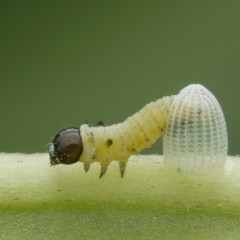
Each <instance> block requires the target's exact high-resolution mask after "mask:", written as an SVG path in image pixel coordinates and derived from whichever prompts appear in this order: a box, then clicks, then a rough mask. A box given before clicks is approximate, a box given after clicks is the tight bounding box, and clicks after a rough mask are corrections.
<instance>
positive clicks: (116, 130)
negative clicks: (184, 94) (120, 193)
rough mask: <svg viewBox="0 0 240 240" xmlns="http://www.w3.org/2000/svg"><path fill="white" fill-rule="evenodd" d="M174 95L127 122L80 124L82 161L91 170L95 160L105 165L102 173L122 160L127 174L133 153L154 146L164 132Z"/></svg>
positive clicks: (155, 103)
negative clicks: (94, 124)
mask: <svg viewBox="0 0 240 240" xmlns="http://www.w3.org/2000/svg"><path fill="white" fill-rule="evenodd" d="M173 100H174V96H170V97H163V98H161V99H159V100H157V101H156V102H151V103H149V104H147V105H146V106H145V107H144V108H142V109H141V110H140V111H139V112H137V113H135V114H134V115H133V116H131V117H129V118H127V119H126V120H125V121H124V122H122V123H119V124H114V125H112V126H107V127H103V126H98V127H89V126H88V125H86V124H84V125H82V126H81V127H80V132H81V137H82V141H83V149H84V150H83V152H82V155H81V157H80V161H81V162H83V163H84V168H85V170H86V171H87V170H88V169H89V166H90V164H91V163H93V162H99V163H100V164H101V174H100V176H102V175H103V174H104V173H105V172H106V170H107V167H108V165H109V163H110V162H111V161H113V160H116V161H118V162H119V166H120V171H121V175H122V176H123V174H124V170H125V166H126V163H127V161H128V159H129V157H130V156H131V155H132V154H137V153H138V152H140V151H141V150H142V149H144V148H148V147H150V146H151V145H152V144H153V143H154V142H155V141H156V140H157V139H158V138H159V137H160V136H162V135H163V134H164V130H165V128H166V123H167V119H168V112H169V109H170V106H171V104H172V102H173Z"/></svg>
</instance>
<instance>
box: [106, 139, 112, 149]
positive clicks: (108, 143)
mask: <svg viewBox="0 0 240 240" xmlns="http://www.w3.org/2000/svg"><path fill="white" fill-rule="evenodd" d="M106 144H107V146H108V147H111V145H112V144H113V140H112V139H110V138H109V139H108V140H107V142H106Z"/></svg>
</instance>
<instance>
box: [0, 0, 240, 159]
mask: <svg viewBox="0 0 240 240" xmlns="http://www.w3.org/2000/svg"><path fill="white" fill-rule="evenodd" d="M0 27H1V28H0V29H1V34H0V41H1V42H0V81H1V85H0V107H1V114H0V116H1V118H0V119H1V120H0V121H1V122H0V123H1V124H0V139H1V140H0V152H27V153H31V152H46V151H47V150H48V143H50V141H51V140H52V138H53V137H54V135H55V134H56V133H57V132H58V131H59V130H61V129H62V128H66V127H70V126H77V127H78V126H80V125H81V124H82V123H84V122H85V121H88V122H89V124H90V125H96V123H97V122H98V121H99V120H102V121H104V122H105V124H112V123H117V122H119V121H123V120H124V119H125V118H126V117H128V116H129V115H131V114H133V113H135V112H136V111H138V110H139V109H140V108H141V107H143V106H144V105H145V104H146V103H148V102H150V101H152V100H156V99H158V98H160V97H162V96H167V95H171V94H176V93H178V92H179V90H180V89H182V88H183V87H185V86H186V85H188V84H190V83H201V84H203V85H204V86H205V87H207V88H209V90H210V91H212V92H213V93H214V94H215V96H216V97H217V98H218V100H219V102H220V104H221V106H222V108H223V111H224V113H225V117H226V121H227V125H228V132H229V154H232V155H235V154H239V153H240V150H239V148H238V146H239V143H238V141H239V132H240V126H239V115H240V110H239V106H238V104H239V102H240V93H239V92H240V88H239V87H240V1H238V0H236V1H232V0H230V1H221V0H220V1H177V0H175V1H131V0H129V1H97V0H95V1H75V2H74V1H55V2H54V1H29V2H24V1H1V3H0ZM149 152H152V153H156V152H158V153H161V152H162V147H161V142H158V143H156V145H155V146H153V148H151V149H150V150H148V153H149Z"/></svg>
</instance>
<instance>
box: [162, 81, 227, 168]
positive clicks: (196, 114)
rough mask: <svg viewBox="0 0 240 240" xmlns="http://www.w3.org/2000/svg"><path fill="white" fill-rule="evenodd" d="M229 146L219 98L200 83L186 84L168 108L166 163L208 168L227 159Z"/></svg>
mask: <svg viewBox="0 0 240 240" xmlns="http://www.w3.org/2000/svg"><path fill="white" fill-rule="evenodd" d="M227 148H228V140H227V129H226V123H225V119H224V115H223V112H222V109H221V107H220V105H219V103H218V101H217V99H216V98H215V97H214V96H213V94H212V93H211V92H210V91H208V90H207V89H206V88H205V87H203V86H201V85H199V84H192V85H189V86H187V87H186V88H184V89H183V90H182V91H181V92H180V93H179V94H178V95H177V96H176V97H175V99H174V102H173V104H172V105H171V108H170V111H169V116H168V122H167V127H166V132H165V136H164V140H163V153H164V161H165V164H166V165H167V166H168V167H170V168H173V169H176V170H178V171H182V172H193V173H203V172H207V171H209V170H211V169H213V168H215V167H217V166H219V165H222V164H223V163H224V161H225V160H226V156H227Z"/></svg>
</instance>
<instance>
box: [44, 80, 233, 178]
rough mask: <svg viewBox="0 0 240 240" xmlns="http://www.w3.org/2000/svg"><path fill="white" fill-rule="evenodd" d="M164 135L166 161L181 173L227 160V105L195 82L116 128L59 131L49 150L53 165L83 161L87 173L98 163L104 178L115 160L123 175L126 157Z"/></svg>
mask: <svg viewBox="0 0 240 240" xmlns="http://www.w3.org/2000/svg"><path fill="white" fill-rule="evenodd" d="M161 136H164V141H163V154H164V162H165V165H166V166H167V167H169V168H172V169H176V170H177V171H182V172H197V173H199V172H200V173H201V172H206V171H208V170H211V169H212V168H215V167H217V166H218V165H221V164H223V163H224V161H225V160H226V156H227V148H228V140H227V128H226V123H225V119H224V115H223V112H222V109H221V107H220V105H219V103H218V101H217V99H216V98H215V97H214V96H213V94H212V93H211V92H210V91H209V90H207V89H206V88H205V87H203V86H202V85H200V84H191V85H189V86H187V87H185V88H184V89H182V90H181V91H180V93H179V94H178V95H173V96H169V97H163V98H160V99H158V100H157V101H155V102H151V103H149V104H147V105H146V106H145V107H143V108H142V109H141V110H140V111H139V112H137V113H135V114H134V115H132V116H131V117H128V118H127V119H126V120H125V121H124V122H122V123H118V124H113V125H111V126H103V124H100V125H99V126H97V127H89V126H88V124H83V125H81V126H80V129H78V128H68V129H64V130H62V131H60V132H59V133H58V134H57V135H56V137H55V138H54V140H53V143H52V144H51V145H50V148H49V156H50V163H51V165H56V164H73V163H76V162H82V163H83V165H84V169H85V171H86V172H87V171H88V170H89V168H90V165H91V164H92V163H93V162H99V163H100V165H101V172H100V177H102V176H103V175H104V174H105V173H106V171H107V168H108V165H109V164H110V162H111V161H113V160H116V161H118V163H119V168H120V174H121V176H122V177H123V176H124V172H125V168H126V164H127V161H128V159H129V157H130V156H131V155H132V154H138V153H139V152H140V151H141V150H143V149H144V148H148V147H151V145H152V144H153V143H154V142H155V141H156V140H157V139H158V138H160V137H161Z"/></svg>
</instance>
